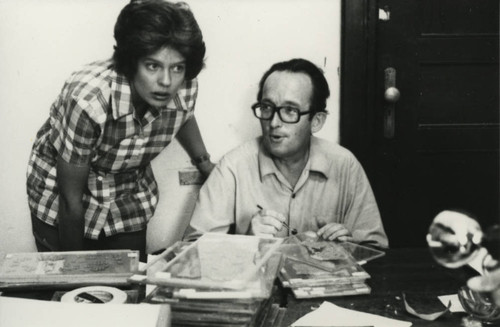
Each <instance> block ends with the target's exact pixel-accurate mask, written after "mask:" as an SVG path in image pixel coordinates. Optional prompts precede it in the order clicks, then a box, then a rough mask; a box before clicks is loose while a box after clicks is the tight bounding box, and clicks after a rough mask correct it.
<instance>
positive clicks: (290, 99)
mask: <svg viewBox="0 0 500 327" xmlns="http://www.w3.org/2000/svg"><path fill="white" fill-rule="evenodd" d="M329 95H330V91H329V88H328V83H327V81H326V79H325V77H324V75H323V73H322V71H321V70H320V69H319V68H318V67H316V66H315V65H314V64H312V63H311V62H309V61H307V60H304V59H292V60H290V61H286V62H280V63H277V64H274V65H273V66H272V67H271V68H270V69H269V70H268V71H267V72H266V73H265V74H264V75H263V77H262V79H261V81H260V84H259V92H258V95H257V101H258V102H257V103H256V104H254V105H253V106H252V110H253V112H254V115H255V117H256V118H258V119H259V120H260V124H261V128H262V136H261V137H259V138H257V139H254V140H251V141H249V142H247V143H245V144H243V145H241V146H239V147H238V148H236V149H234V150H232V151H230V152H229V153H228V154H226V155H225V156H224V157H223V158H222V159H221V160H220V162H219V163H218V164H217V166H216V168H215V169H214V170H213V171H212V173H211V175H210V177H209V178H208V179H207V181H206V182H205V184H204V185H203V187H202V188H201V190H200V193H199V197H198V200H197V202H196V206H195V209H194V212H193V216H192V219H191V223H190V226H189V228H188V230H187V231H186V238H195V237H197V236H199V235H200V234H202V233H204V232H222V233H228V232H229V233H236V234H249V235H258V236H271V237H273V236H274V237H285V236H288V235H290V234H293V233H297V232H299V233H300V232H314V233H316V234H317V235H318V236H320V237H322V238H323V239H326V240H340V241H354V242H358V243H365V244H369V245H374V246H377V247H381V248H386V247H387V246H388V240H387V236H386V234H385V231H384V228H383V225H382V221H381V218H380V214H379V211H378V207H377V204H376V202H375V198H374V196H373V192H372V189H371V187H370V183H369V182H368V179H367V177H366V175H365V173H364V171H363V168H362V167H361V165H360V163H359V162H358V161H357V160H356V158H355V157H354V156H353V154H352V153H351V152H349V151H348V150H347V149H345V148H343V147H341V146H340V145H338V144H335V143H332V142H329V141H326V140H323V139H320V138H317V137H315V136H313V134H314V133H316V132H318V131H319V130H320V129H321V128H322V127H323V124H324V122H325V120H326V116H327V112H326V100H327V98H328V97H329Z"/></svg>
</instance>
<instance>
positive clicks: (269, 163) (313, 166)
mask: <svg viewBox="0 0 500 327" xmlns="http://www.w3.org/2000/svg"><path fill="white" fill-rule="evenodd" d="M258 161H259V170H260V179H261V180H262V179H263V178H264V176H266V175H269V174H276V172H277V171H278V167H276V165H275V164H274V161H273V159H272V158H271V156H270V155H269V153H268V152H267V151H266V149H265V148H264V145H263V144H262V137H260V138H259V154H258ZM330 165H331V163H330V162H329V160H328V159H327V157H326V156H325V154H324V153H323V152H322V151H321V147H320V145H319V140H318V138H317V137H314V136H312V137H311V147H310V149H309V159H308V160H307V163H306V166H305V168H304V169H307V170H309V171H310V172H317V173H320V174H321V175H323V176H324V177H325V178H328V172H329V170H330Z"/></svg>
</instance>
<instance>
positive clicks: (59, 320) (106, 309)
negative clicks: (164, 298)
mask: <svg viewBox="0 0 500 327" xmlns="http://www.w3.org/2000/svg"><path fill="white" fill-rule="evenodd" d="M169 311H170V309H169V306H167V305H153V304H94V303H61V302H55V301H38V300H29V299H20V298H11V297H1V296H0V326H9V327H26V326H37V327H67V326H72V327H89V326H92V327H109V326H124V327H125V326H130V327H137V326H141V327H142V326H144V327H159V326H165V327H166V326H170V313H169Z"/></svg>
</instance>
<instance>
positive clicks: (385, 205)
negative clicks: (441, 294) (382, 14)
mask: <svg viewBox="0 0 500 327" xmlns="http://www.w3.org/2000/svg"><path fill="white" fill-rule="evenodd" d="M498 6H499V5H498V1H497V0H494V1H492V0H482V1H476V0H470V1H457V0H447V1H445V0H439V1H437V0H411V1H400V0H381V1H379V2H378V7H379V8H384V9H386V10H387V11H389V12H390V19H389V20H386V21H381V20H379V21H378V22H377V25H376V26H377V31H376V44H377V46H376V49H377V51H376V58H377V59H376V68H375V74H376V88H375V94H376V95H375V106H376V107H375V108H374V110H375V113H374V121H373V124H374V128H373V133H374V135H373V139H374V140H375V141H374V149H373V150H372V152H371V155H372V156H373V157H372V160H371V161H367V162H368V163H369V164H372V165H373V166H372V167H370V168H369V169H367V170H368V171H369V178H370V180H371V182H372V186H373V188H374V191H375V195H376V197H377V201H378V204H379V207H380V210H381V214H382V217H383V220H384V224H385V226H386V229H387V233H388V236H389V240H390V242H391V245H392V246H394V247H398V246H409V245H424V244H425V234H426V232H427V228H428V226H429V224H430V222H431V221H432V219H433V217H434V216H435V215H436V214H437V213H438V212H439V211H441V210H444V209H460V210H464V211H467V212H470V213H471V214H472V215H474V216H476V217H477V218H478V220H480V222H481V224H482V225H483V226H485V227H486V226H487V225H491V224H493V223H496V222H498V221H499V217H500V216H499V196H500V194H499V159H498V158H499V156H498V148H499V108H498V104H499V96H498V93H499V74H498V72H499V66H498V46H499V44H498V17H499V11H498ZM387 67H394V68H395V69H396V72H397V75H396V87H397V88H398V89H399V91H400V92H401V97H400V99H399V101H398V102H396V103H395V109H394V111H395V132H394V137H393V138H387V137H386V136H384V124H383V121H384V114H385V113H386V112H387V110H388V107H389V104H388V103H387V101H386V100H385V99H384V96H383V94H384V90H385V89H384V70H385V69H386V68H387Z"/></svg>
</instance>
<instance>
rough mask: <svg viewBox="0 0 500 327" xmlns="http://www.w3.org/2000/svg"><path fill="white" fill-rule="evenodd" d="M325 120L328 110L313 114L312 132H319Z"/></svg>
mask: <svg viewBox="0 0 500 327" xmlns="http://www.w3.org/2000/svg"><path fill="white" fill-rule="evenodd" d="M325 121H326V112H317V113H316V114H315V115H314V116H313V118H312V121H311V132H312V133H317V132H319V131H320V130H321V129H322V128H323V125H324V124H325Z"/></svg>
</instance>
